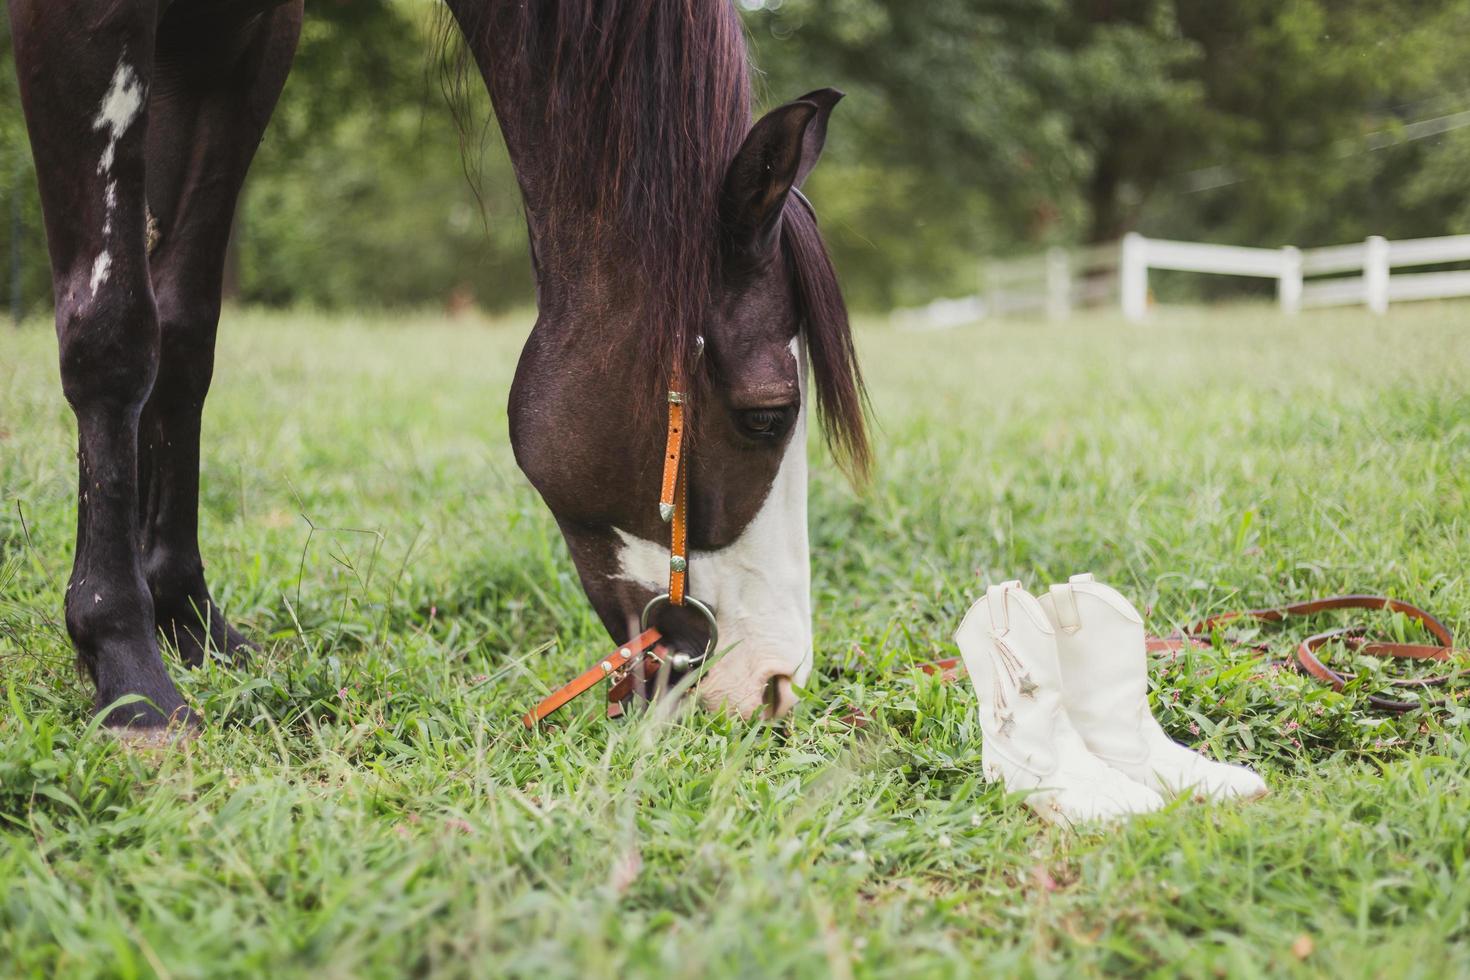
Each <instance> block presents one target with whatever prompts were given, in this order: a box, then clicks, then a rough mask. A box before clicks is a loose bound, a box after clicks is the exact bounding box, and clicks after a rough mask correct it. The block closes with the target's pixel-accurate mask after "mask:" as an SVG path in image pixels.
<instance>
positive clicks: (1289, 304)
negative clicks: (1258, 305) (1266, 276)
mask: <svg viewBox="0 0 1470 980" xmlns="http://www.w3.org/2000/svg"><path fill="white" fill-rule="evenodd" d="M1276 300H1277V302H1279V303H1280V304H1281V312H1282V313H1300V312H1301V309H1302V250H1301V249H1299V248H1297V247H1296V246H1295V245H1288V246H1286V247H1285V248H1283V249H1282V250H1281V279H1280V280H1278V281H1277V283H1276Z"/></svg>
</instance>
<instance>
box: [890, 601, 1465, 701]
mask: <svg viewBox="0 0 1470 980" xmlns="http://www.w3.org/2000/svg"><path fill="white" fill-rule="evenodd" d="M1340 609H1367V610H1372V611H1380V610H1382V611H1387V612H1394V613H1401V614H1403V615H1404V616H1407V617H1408V618H1410V619H1412V620H1414V621H1415V622H1417V623H1419V624H1421V625H1422V626H1423V627H1424V629H1425V630H1426V631H1427V632H1428V633H1429V634H1430V635H1431V636H1433V637H1434V638H1435V639H1436V640H1438V641H1439V642H1438V644H1433V643H1388V642H1383V641H1377V640H1368V639H1367V638H1366V637H1365V636H1364V635H1363V631H1362V630H1361V629H1359V628H1350V629H1334V630H1328V631H1326V632H1324V633H1316V634H1313V635H1312V636H1309V637H1307V638H1306V639H1305V640H1303V641H1302V642H1301V643H1299V644H1297V648H1296V650H1295V652H1294V654H1293V659H1292V665H1293V666H1294V667H1296V668H1297V669H1298V670H1300V671H1301V672H1302V673H1304V674H1307V675H1308V676H1310V677H1315V678H1316V679H1317V680H1319V681H1322V682H1323V683H1325V684H1328V685H1330V686H1331V687H1332V689H1333V690H1335V691H1341V690H1342V689H1343V688H1344V687H1346V686H1347V685H1348V684H1350V683H1352V681H1353V680H1354V676H1353V675H1352V674H1343V673H1340V672H1338V671H1335V670H1333V669H1332V668H1331V667H1328V666H1327V665H1326V664H1324V663H1322V661H1321V660H1320V659H1319V658H1318V657H1317V651H1318V650H1319V649H1321V648H1322V647H1324V646H1326V645H1327V644H1329V643H1332V642H1334V641H1341V642H1342V643H1344V644H1345V645H1347V646H1349V647H1351V648H1352V649H1353V650H1354V651H1355V652H1357V653H1366V654H1371V655H1373V656H1378V657H1396V658H1399V659H1402V660H1441V661H1446V660H1449V659H1450V656H1451V655H1452V654H1453V653H1455V652H1456V651H1455V637H1454V635H1453V634H1452V633H1451V632H1450V630H1449V627H1447V626H1445V624H1444V623H1442V622H1440V621H1439V620H1438V619H1436V618H1435V617H1434V616H1432V615H1430V614H1429V613H1427V612H1425V611H1424V610H1423V609H1420V608H1419V607H1418V606H1415V605H1413V604H1412V603H1408V602H1404V601H1402V600H1399V599H1390V598H1388V597H1386V596H1379V595H1356V594H1355V595H1335V596H1327V597H1326V598H1322V599H1309V600H1307V601H1305V602H1293V603H1290V604H1288V605H1285V606H1273V607H1271V608H1268V609H1246V610H1243V611H1240V612H1228V613H1220V614H1219V615H1217V616H1211V617H1209V618H1208V619H1202V620H1200V621H1199V622H1197V623H1195V624H1194V625H1192V626H1190V627H1189V628H1188V629H1186V630H1185V631H1184V632H1182V633H1174V634H1173V635H1171V636H1165V637H1158V636H1150V637H1148V638H1147V646H1148V649H1149V652H1151V653H1160V652H1164V651H1173V650H1182V649H1184V648H1185V647H1196V648H1201V649H1203V648H1208V647H1209V646H1210V640H1209V637H1210V634H1211V633H1212V632H1213V631H1214V630H1215V629H1217V628H1219V627H1221V626H1224V625H1226V624H1228V623H1232V622H1237V621H1253V622H1257V623H1279V622H1282V621H1283V620H1286V619H1291V618H1294V617H1299V616H1316V615H1319V614H1321V613H1325V612H1334V611H1336V610H1340ZM1250 646H1251V648H1252V649H1255V650H1260V651H1263V652H1264V651H1265V650H1266V649H1267V646H1266V644H1264V643H1254V644H1251V645H1250ZM915 669H917V670H922V671H923V672H924V673H926V674H929V675H930V676H936V675H937V676H938V677H939V678H940V679H941V680H943V681H945V682H948V681H952V680H955V679H956V678H958V677H959V676H960V675H961V674H963V673H964V672H965V663H964V661H963V660H961V659H960V658H959V657H950V658H948V659H945V660H931V661H928V662H927V663H922V664H917V665H915ZM1456 676H1457V675H1456V674H1440V675H1436V676H1434V677H1409V678H1401V679H1395V680H1391V681H1389V683H1390V684H1391V685H1392V686H1394V687H1402V688H1427V687H1442V686H1443V685H1445V684H1447V683H1449V682H1450V681H1451V680H1454V679H1455V677H1456ZM1452 700H1453V698H1440V699H1438V700H1436V701H1403V700H1399V699H1396V698H1389V697H1384V696H1383V695H1381V694H1370V695H1369V696H1368V703H1369V704H1371V705H1372V706H1373V707H1375V708H1378V709H1379V710H1381V711H1390V712H1394V713H1398V714H1402V713H1403V712H1406V711H1413V710H1414V709H1415V708H1425V707H1435V706H1441V705H1445V704H1448V703H1449V702H1450V701H1452Z"/></svg>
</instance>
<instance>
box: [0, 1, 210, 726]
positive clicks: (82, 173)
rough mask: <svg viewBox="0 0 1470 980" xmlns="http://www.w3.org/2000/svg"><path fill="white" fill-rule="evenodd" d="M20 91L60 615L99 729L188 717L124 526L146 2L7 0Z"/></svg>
mask: <svg viewBox="0 0 1470 980" xmlns="http://www.w3.org/2000/svg"><path fill="white" fill-rule="evenodd" d="M10 18H11V27H12V36H13V38H14V45H15V60H16V71H17V75H18V76H19V80H20V93H21V102H22V105H23V107H24V109H25V117H26V125H27V127H28V128H29V131H30V137H31V150H32V153H33V154H34V156H35V160H36V176H37V180H38V183H39V185H40V192H41V206H42V211H43V214H44V217H45V222H46V237H47V246H48V248H49V250H50V254H51V275H52V283H53V288H54V291H55V299H56V333H57V339H58V342H59V347H60V353H61V384H62V390H63V391H64V392H65V394H66V398H67V401H68V402H70V404H71V407H72V411H73V413H74V414H75V416H76V420H77V442H78V453H77V459H78V471H79V479H78V483H79V486H78V506H77V550H76V560H75V563H74V565H73V568H72V577H71V582H70V584H69V585H68V586H67V593H66V625H67V630H68V632H69V633H70V634H71V638H72V642H73V643H74V644H75V646H76V650H77V654H78V658H79V660H80V662H81V664H82V666H83V667H84V669H85V670H86V671H87V673H88V674H90V675H91V677H92V680H93V681H94V682H95V684H96V688H97V696H96V707H97V710H99V711H100V710H104V709H106V708H107V707H108V706H109V705H111V704H113V702H115V701H117V700H118V699H120V698H124V697H125V696H128V695H139V696H141V697H142V698H143V699H144V700H143V701H137V700H135V701H133V703H129V704H125V705H121V706H118V707H115V708H113V709H112V710H111V711H110V712H109V713H108V715H107V717H106V719H105V723H106V724H108V725H110V726H131V727H158V726H161V725H164V724H166V723H167V722H169V721H170V720H181V719H184V718H186V717H187V709H186V708H185V707H184V704H183V701H182V699H181V698H180V697H179V694H178V691H177V689H175V687H174V685H173V682H172V681H171V680H170V679H169V676H168V672H167V671H166V670H165V669H164V666H163V661H162V659H161V658H160V656H159V649H158V642H157V638H156V635H155V632H154V620H153V599H152V597H151V595H150V594H149V591H148V586H147V583H146V581H145V579H144V576H143V568H142V562H141V560H140V557H141V555H140V550H139V544H140V538H139V534H138V523H137V514H138V417H139V413H140V412H141V410H142V408H143V404H144V402H145V401H146V399H147V398H148V393H149V391H150V389H151V388H152V385H153V379H154V374H155V372H156V371H157V368H158V348H159V344H158V336H159V334H158V317H157V311H156V308H155V305H154V299H153V290H152V287H151V286H150V284H149V278H148V256H147V251H146V247H145V245H144V224H145V218H144V170H145V164H144V149H143V142H144V132H145V130H146V128H147V120H146V115H147V110H146V105H147V91H148V85H149V83H150V80H151V71H152V65H153V47H154V29H155V26H156V19H157V11H156V8H155V5H154V4H153V3H146V2H139V3H126V4H120V3H113V2H111V0H77V2H72V3H55V2H54V0H11V3H10Z"/></svg>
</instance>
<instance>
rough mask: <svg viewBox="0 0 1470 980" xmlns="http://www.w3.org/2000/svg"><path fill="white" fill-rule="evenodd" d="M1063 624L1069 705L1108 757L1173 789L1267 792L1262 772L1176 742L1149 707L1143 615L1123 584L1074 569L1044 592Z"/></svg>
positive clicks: (1059, 638)
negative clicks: (1117, 586)
mask: <svg viewBox="0 0 1470 980" xmlns="http://www.w3.org/2000/svg"><path fill="white" fill-rule="evenodd" d="M1041 607H1042V609H1044V610H1045V612H1046V618H1047V619H1048V620H1049V621H1050V623H1051V625H1052V626H1053V627H1055V629H1056V642H1057V656H1058V659H1059V662H1060V664H1061V671H1062V692H1063V695H1064V703H1065V704H1066V708H1067V713H1068V715H1070V716H1071V719H1072V723H1073V724H1074V725H1075V726H1076V727H1077V731H1078V732H1079V733H1080V734H1081V736H1082V739H1083V741H1084V742H1086V743H1087V747H1088V748H1089V749H1091V750H1092V751H1093V753H1094V754H1096V755H1097V756H1098V757H1099V758H1101V759H1102V760H1103V761H1104V762H1106V763H1107V764H1108V765H1110V766H1112V767H1113V768H1115V769H1117V770H1118V771H1120V772H1122V773H1125V774H1126V775H1128V776H1129V777H1130V778H1132V779H1136V780H1137V781H1138V782H1139V783H1141V784H1143V785H1144V786H1147V787H1149V788H1150V789H1153V790H1156V791H1158V792H1160V793H1163V794H1165V795H1168V796H1180V795H1185V794H1191V795H1193V796H1195V797H1198V798H1204V799H1216V800H1222V799H1249V800H1253V799H1256V798H1258V797H1261V796H1265V795H1266V784H1265V783H1264V782H1263V781H1262V780H1261V777H1260V776H1257V775H1256V774H1255V773H1253V772H1251V771H1250V770H1249V769H1246V768H1245V767H1243V766H1232V765H1226V764H1225V763H1223V762H1215V761H1214V760H1212V759H1207V758H1205V757H1204V756H1202V755H1200V754H1199V753H1198V752H1192V751H1190V750H1189V749H1187V748H1185V747H1184V746H1182V745H1179V744H1178V743H1176V742H1174V741H1173V740H1172V739H1170V738H1169V736H1168V735H1166V734H1164V730H1163V729H1162V728H1161V727H1159V723H1158V722H1157V721H1156V720H1155V719H1154V716H1153V715H1152V714H1151V713H1150V712H1149V708H1148V650H1147V647H1146V646H1145V643H1144V631H1143V617H1142V616H1140V615H1139V614H1138V610H1136V609H1134V608H1133V605H1132V604H1131V603H1130V602H1129V601H1128V600H1127V599H1125V598H1123V596H1122V595H1120V594H1119V593H1118V592H1117V591H1116V590H1114V589H1111V588H1109V587H1108V586H1106V585H1103V584H1102V583H1100V582H1097V581H1094V580H1093V577H1092V576H1091V575H1090V574H1088V575H1073V576H1072V578H1071V580H1070V582H1068V584H1066V585H1053V586H1052V587H1051V591H1050V592H1049V593H1048V594H1047V595H1044V596H1042V597H1041Z"/></svg>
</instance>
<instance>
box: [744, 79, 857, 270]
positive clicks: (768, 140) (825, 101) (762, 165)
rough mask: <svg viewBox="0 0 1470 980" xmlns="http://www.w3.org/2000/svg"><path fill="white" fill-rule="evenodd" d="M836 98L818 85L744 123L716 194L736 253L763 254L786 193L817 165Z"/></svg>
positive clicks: (772, 239) (776, 225)
mask: <svg viewBox="0 0 1470 980" xmlns="http://www.w3.org/2000/svg"><path fill="white" fill-rule="evenodd" d="M841 98H842V93H841V92H839V91H837V90H836V89H821V90H819V91H816V92H812V93H811V94H809V95H804V96H802V97H801V98H799V99H797V100H795V101H794V102H788V103H786V104H785V105H783V106H780V107H779V108H776V109H772V110H771V111H770V112H768V113H766V114H765V115H764V116H762V117H761V118H760V119H759V120H758V121H757V122H756V124H755V125H754V126H752V127H751V128H750V132H749V133H747V134H746V136H745V142H743V143H742V144H740V150H739V152H737V153H736V154H735V159H734V160H732V161H731V162H730V168H729V170H727V171H726V172H725V184H724V188H723V189H722V190H721V193H720V219H721V222H722V224H723V225H724V227H725V231H726V233H727V235H728V236H729V242H730V245H731V246H732V247H733V248H734V250H735V252H736V253H737V254H742V255H766V254H769V251H770V249H771V248H772V247H773V246H774V245H775V242H776V234H777V231H778V230H779V229H780V227H781V209H782V208H783V207H784V206H785V204H786V195H787V194H789V193H790V192H791V188H793V187H800V186H801V184H802V181H804V180H806V177H807V174H809V173H811V171H812V168H813V167H815V166H816V165H817V159H818V158H819V157H820V156H821V155H822V144H823V143H825V142H826V139H827V117H828V116H829V115H831V113H832V107H833V106H835V105H836V104H837V102H838V100H839V99H841Z"/></svg>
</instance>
